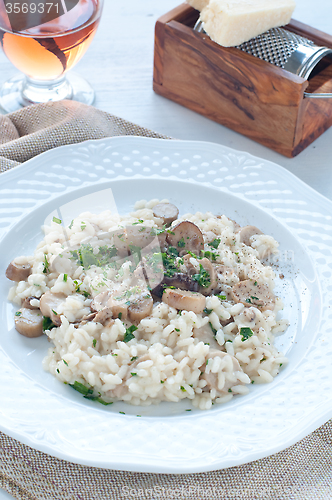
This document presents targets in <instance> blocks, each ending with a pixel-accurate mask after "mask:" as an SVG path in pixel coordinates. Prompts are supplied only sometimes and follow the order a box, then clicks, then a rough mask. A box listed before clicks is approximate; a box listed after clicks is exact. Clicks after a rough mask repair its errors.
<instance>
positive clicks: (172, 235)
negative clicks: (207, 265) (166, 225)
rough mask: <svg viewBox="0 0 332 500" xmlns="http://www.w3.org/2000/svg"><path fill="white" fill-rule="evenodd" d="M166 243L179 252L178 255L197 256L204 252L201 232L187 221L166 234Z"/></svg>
mask: <svg viewBox="0 0 332 500" xmlns="http://www.w3.org/2000/svg"><path fill="white" fill-rule="evenodd" d="M167 242H168V244H169V245H171V246H173V247H175V248H176V249H177V250H178V251H179V255H184V254H186V253H188V251H189V252H193V253H194V254H195V255H199V254H200V252H201V251H202V250H204V238H203V234H202V231H201V230H200V228H199V227H198V226H196V224H194V223H193V222H190V221H188V220H186V221H183V222H180V223H179V224H178V225H177V226H175V227H172V228H171V229H170V231H169V232H168V234H167Z"/></svg>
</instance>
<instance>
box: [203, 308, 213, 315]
mask: <svg viewBox="0 0 332 500" xmlns="http://www.w3.org/2000/svg"><path fill="white" fill-rule="evenodd" d="M203 312H204V313H205V314H207V315H209V314H211V313H212V312H213V309H207V308H205V309H203Z"/></svg>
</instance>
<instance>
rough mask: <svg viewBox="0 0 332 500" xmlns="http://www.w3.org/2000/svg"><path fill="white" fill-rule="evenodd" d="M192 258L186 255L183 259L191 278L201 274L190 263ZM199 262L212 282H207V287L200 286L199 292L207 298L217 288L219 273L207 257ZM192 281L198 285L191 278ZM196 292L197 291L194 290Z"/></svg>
mask: <svg viewBox="0 0 332 500" xmlns="http://www.w3.org/2000/svg"><path fill="white" fill-rule="evenodd" d="M191 258H192V257H191V255H190V254H188V255H185V256H184V257H183V262H184V265H185V267H186V268H187V270H188V273H189V274H190V275H191V276H194V275H196V274H199V270H197V269H196V267H195V266H194V265H193V264H192V262H191V261H190V259H191ZM197 262H198V264H200V265H202V266H203V269H205V271H206V272H207V273H208V274H209V276H210V281H209V282H207V286H202V285H201V286H200V285H198V290H197V291H199V292H200V293H202V294H203V295H206V296H207V295H210V293H211V292H212V290H214V289H215V288H216V286H217V285H218V280H217V273H216V271H215V269H214V267H213V265H212V263H211V262H210V261H209V259H207V258H206V257H204V258H203V259H201V260H198V261H197ZM191 279H192V281H193V282H194V283H197V280H195V279H193V278H191ZM197 284H198V283H197ZM178 288H182V287H178ZM187 290H191V288H187ZM194 291H196V290H194Z"/></svg>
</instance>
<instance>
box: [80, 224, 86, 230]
mask: <svg viewBox="0 0 332 500" xmlns="http://www.w3.org/2000/svg"><path fill="white" fill-rule="evenodd" d="M85 228H86V224H85V222H81V231H84V229H85Z"/></svg>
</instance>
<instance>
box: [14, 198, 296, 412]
mask: <svg viewBox="0 0 332 500" xmlns="http://www.w3.org/2000/svg"><path fill="white" fill-rule="evenodd" d="M43 229H44V233H45V237H44V239H43V240H42V241H41V242H40V244H39V245H38V246H37V248H36V250H35V252H34V254H33V255H32V256H24V257H18V258H16V259H15V260H14V261H13V262H11V263H10V265H9V266H8V268H7V271H6V275H7V277H8V278H9V279H10V280H12V281H14V282H15V286H13V287H12V288H11V289H10V292H9V300H11V301H12V302H14V303H15V304H17V305H18V307H19V310H18V311H17V312H16V314H15V325H16V329H17V330H18V332H19V333H21V334H22V335H25V336H28V337H37V336H40V335H43V334H46V335H47V337H48V339H49V341H50V345H51V346H50V347H49V349H48V352H47V354H46V356H45V358H44V360H43V367H44V369H45V370H46V371H49V372H50V373H51V374H53V375H54V376H55V377H56V378H57V379H58V380H59V381H60V382H62V383H66V384H69V385H70V386H72V387H73V388H74V389H76V390H78V391H79V392H80V393H82V394H83V395H84V396H85V397H86V398H88V399H91V400H95V401H98V402H99V403H102V404H105V405H107V404H111V403H112V402H114V401H117V400H121V401H126V402H128V403H130V404H133V405H150V404H158V403H160V402H161V401H172V402H178V401H180V400H182V399H185V398H188V399H190V400H191V401H192V403H193V405H194V406H196V407H197V408H199V409H202V410H205V409H209V408H211V405H212V404H214V403H226V402H228V401H230V400H231V399H232V398H233V397H234V396H236V395H244V394H247V393H248V392H249V387H250V384H259V383H267V382H271V381H272V380H273V378H274V377H275V376H276V375H277V374H278V373H279V370H280V367H281V366H282V365H283V364H284V363H286V362H287V359H286V358H285V357H284V355H283V354H282V353H281V352H278V350H277V349H276V348H275V347H274V345H273V341H274V336H275V335H276V334H277V333H280V332H283V331H284V330H285V329H286V327H287V324H288V323H287V320H285V319H279V317H278V312H279V311H280V310H281V309H282V302H281V300H280V298H278V297H277V296H275V294H274V291H273V290H274V280H275V279H276V277H275V274H274V271H273V269H272V268H271V267H270V266H269V265H268V261H267V259H266V258H267V257H268V256H269V255H271V254H273V253H277V251H278V250H277V247H278V244H277V242H276V241H275V240H274V239H273V238H272V237H271V236H268V235H265V234H263V233H262V232H261V231H260V230H259V229H258V228H256V227H254V226H244V227H240V226H239V225H238V224H237V223H236V222H235V221H233V220H232V219H229V218H228V217H227V216H226V215H214V214H212V213H209V212H208V213H200V212H198V213H196V214H185V215H183V216H181V217H179V212H178V209H177V207H175V206H174V205H172V204H170V203H168V202H167V200H162V201H159V200H152V201H150V202H146V201H140V202H138V203H136V206H135V211H134V212H132V213H130V214H129V215H126V216H121V217H120V216H117V215H114V214H112V213H111V212H110V211H105V212H102V213H100V214H92V213H90V212H84V213H82V214H81V215H79V216H78V217H76V218H75V219H74V220H73V221H72V222H71V223H70V225H68V226H65V225H64V224H63V223H62V221H61V220H59V219H57V218H56V217H54V218H53V221H52V222H51V223H50V225H47V226H45V227H44V228H43Z"/></svg>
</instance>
